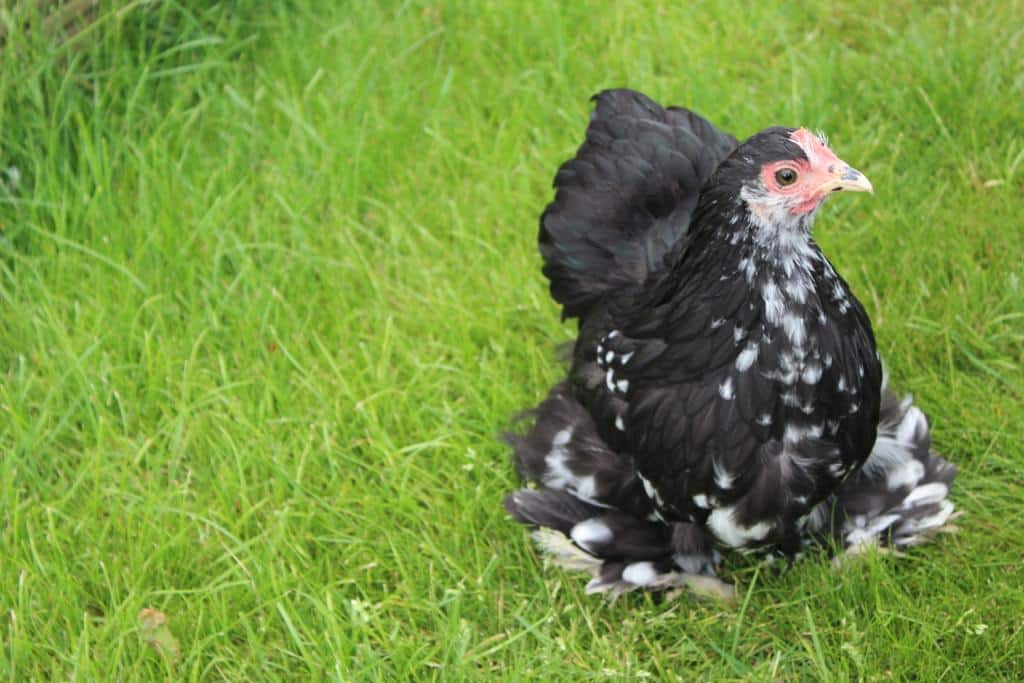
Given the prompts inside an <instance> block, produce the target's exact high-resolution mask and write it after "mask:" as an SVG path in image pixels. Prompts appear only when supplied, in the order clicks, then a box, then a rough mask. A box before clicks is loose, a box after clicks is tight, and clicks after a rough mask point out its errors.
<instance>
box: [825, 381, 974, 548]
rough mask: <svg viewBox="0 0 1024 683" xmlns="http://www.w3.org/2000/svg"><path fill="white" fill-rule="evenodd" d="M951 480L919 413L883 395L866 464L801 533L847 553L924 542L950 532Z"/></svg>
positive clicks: (952, 474) (952, 469) (951, 473)
mask: <svg viewBox="0 0 1024 683" xmlns="http://www.w3.org/2000/svg"><path fill="white" fill-rule="evenodd" d="M955 477H956V467H955V466H954V465H952V464H951V463H949V462H947V461H946V460H945V459H944V458H942V457H941V456H939V455H938V454H936V453H934V452H933V451H932V450H931V434H930V433H929V430H928V419H927V418H926V417H925V415H924V413H923V412H921V410H920V409H919V408H917V407H916V406H914V405H913V402H912V401H911V399H910V398H909V397H908V398H905V399H904V400H902V401H899V400H897V399H896V397H895V396H894V395H893V394H892V393H891V392H889V391H887V390H886V391H884V392H883V396H882V405H881V414H880V419H879V425H878V438H877V440H876V442H875V447H874V449H873V450H872V451H871V455H870V456H869V457H868V460H867V462H865V464H864V466H863V467H862V468H861V470H860V471H858V472H856V473H854V474H853V475H851V476H850V477H849V478H848V479H847V480H846V481H845V482H844V483H843V485H842V486H841V487H840V489H839V490H838V491H837V492H836V493H835V494H834V495H833V496H831V497H830V498H829V499H827V500H826V501H824V502H823V503H822V504H821V505H819V506H818V507H817V508H815V509H814V510H813V511H812V513H811V514H810V515H809V517H808V519H807V525H806V528H805V531H806V533H807V534H808V535H809V536H810V537H813V538H814V539H815V540H817V541H821V540H825V539H828V538H832V539H835V540H836V541H837V542H838V543H840V544H841V545H842V546H844V547H845V548H846V552H847V553H850V554H854V553H857V552H859V551H861V550H863V549H865V548H866V547H870V546H875V545H882V546H890V547H895V548H902V547H906V546H911V545H917V544H919V543H923V542H925V541H927V540H928V539H930V538H931V537H932V536H934V535H935V533H937V532H939V531H943V530H948V529H949V527H946V526H945V525H946V524H947V522H949V520H951V519H952V518H953V517H954V514H953V510H954V507H953V503H952V501H950V500H949V499H948V496H949V489H950V486H951V485H952V483H953V479H954V478H955Z"/></svg>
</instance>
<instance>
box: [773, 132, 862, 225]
mask: <svg viewBox="0 0 1024 683" xmlns="http://www.w3.org/2000/svg"><path fill="white" fill-rule="evenodd" d="M790 139H791V140H792V141H793V142H795V143H796V144H798V145H800V147H801V148H803V150H804V154H806V155H807V160H803V159H799V160H798V159H792V160H785V161H774V162H772V163H770V164H765V166H764V167H763V168H762V169H761V180H762V182H764V186H765V187H766V188H768V191H769V192H771V193H772V194H777V195H781V196H783V197H795V198H796V199H797V200H798V201H799V203H798V204H797V205H796V206H795V207H793V209H792V213H794V214H796V215H801V214H805V213H809V212H811V211H813V210H814V209H816V208H818V205H819V204H821V202H822V200H824V199H825V197H826V196H827V195H828V194H829V190H827V189H823V188H824V187H825V186H826V185H827V184H828V183H829V181H831V180H833V179H834V178H835V175H834V173H835V171H836V169H838V168H844V167H845V166H846V164H845V163H844V162H843V161H841V160H840V159H839V157H837V156H836V155H835V154H834V153H833V152H832V150H830V149H829V148H828V147H827V146H826V145H825V143H824V142H822V141H821V139H820V138H819V137H818V136H817V135H815V134H814V133H812V132H811V131H809V130H807V129H806V128H800V129H799V130H796V131H794V132H793V134H792V135H791V136H790ZM784 168H790V169H792V170H794V171H796V173H797V179H796V182H794V183H793V184H792V185H785V186H783V185H780V184H779V182H778V180H776V179H775V174H776V173H778V172H779V171H781V170H782V169H784Z"/></svg>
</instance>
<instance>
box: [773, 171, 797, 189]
mask: <svg viewBox="0 0 1024 683" xmlns="http://www.w3.org/2000/svg"><path fill="white" fill-rule="evenodd" d="M796 178H797V176H796V171H794V170H793V169H791V168H780V169H779V170H778V171H776V172H775V182H777V183H778V184H779V185H781V186H782V187H785V186H787V185H792V184H793V183H795V182H796Z"/></svg>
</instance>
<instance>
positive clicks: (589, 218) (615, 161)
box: [539, 90, 737, 318]
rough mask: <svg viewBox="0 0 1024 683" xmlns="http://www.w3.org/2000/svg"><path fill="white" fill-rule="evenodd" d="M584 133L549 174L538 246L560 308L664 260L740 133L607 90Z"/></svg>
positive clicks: (567, 313) (574, 313) (582, 305)
mask: <svg viewBox="0 0 1024 683" xmlns="http://www.w3.org/2000/svg"><path fill="white" fill-rule="evenodd" d="M594 100H595V101H596V106H595V109H594V113H593V115H592V116H591V120H590V125H589V127H588V128H587V133H586V139H585V140H584V142H583V144H582V145H581V146H580V148H579V150H578V151H577V152H576V156H575V157H574V158H572V159H570V160H569V161H567V162H565V163H564V164H563V165H562V167H561V168H559V170H558V173H557V175H556V176H555V182H554V185H555V189H556V194H555V199H554V201H553V202H552V203H551V204H550V205H548V207H547V209H546V210H545V211H544V213H543V215H542V216H541V219H540V236H539V243H540V252H541V255H542V256H543V257H544V274H545V275H546V276H547V277H548V279H549V280H550V281H551V295H552V296H553V297H554V299H555V300H556V301H558V302H559V303H561V304H562V306H563V316H564V317H567V318H568V317H581V318H582V317H585V316H586V314H587V313H588V312H589V311H590V310H591V309H592V307H593V306H594V305H595V303H597V302H598V301H600V300H601V299H602V298H603V297H604V296H605V294H607V293H608V292H610V291H613V290H616V289H618V288H622V287H627V286H630V285H636V284H638V283H640V282H642V281H643V280H644V278H645V277H646V276H647V274H648V273H650V272H652V271H654V270H657V269H659V268H660V267H661V265H662V261H663V259H664V257H665V255H666V254H667V253H668V251H669V250H670V249H671V248H672V246H673V245H674V244H676V243H677V242H678V241H679V240H680V239H681V238H682V237H683V236H684V235H685V234H686V230H687V227H688V226H689V223H690V216H691V214H692V212H693V210H694V208H695V207H696V204H697V196H698V190H699V189H700V187H701V185H702V184H703V183H704V181H705V180H707V178H708V177H709V176H710V175H711V174H712V172H713V171H714V170H715V168H716V167H717V166H718V164H719V162H721V160H722V159H724V158H725V157H726V156H727V155H728V154H729V153H731V152H732V150H733V149H735V148H736V145H737V141H736V139H735V138H733V137H732V136H731V135H727V134H725V133H723V132H721V131H720V130H718V129H717V128H715V127H714V126H713V125H712V124H711V123H709V122H708V121H706V120H705V119H703V118H701V117H700V116H698V115H697V114H695V113H693V112H691V111H689V110H687V109H682V108H675V107H671V108H668V109H665V108H663V107H661V106H660V105H659V104H657V103H655V102H653V101H652V100H650V99H648V98H647V97H646V96H644V95H642V94H640V93H638V92H634V91H632V90H606V91H604V92H602V93H599V94H598V95H596V96H595V97H594Z"/></svg>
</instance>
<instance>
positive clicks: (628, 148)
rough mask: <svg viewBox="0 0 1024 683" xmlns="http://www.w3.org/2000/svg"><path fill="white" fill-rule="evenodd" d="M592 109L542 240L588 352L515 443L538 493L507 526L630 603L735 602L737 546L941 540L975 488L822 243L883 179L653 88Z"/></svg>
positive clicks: (602, 97) (557, 295)
mask: <svg viewBox="0 0 1024 683" xmlns="http://www.w3.org/2000/svg"><path fill="white" fill-rule="evenodd" d="M594 99H595V100H596V108H595V111H594V113H593V115H592V117H591V121H590V125H589V127H588V129H587V134H586V139H585V141H584V142H583V144H582V146H581V147H580V148H579V150H578V152H577V154H576V156H575V158H573V159H571V160H569V161H568V162H566V163H565V164H563V165H562V167H561V168H560V169H559V171H558V173H557V175H556V177H555V183H554V184H555V188H556V195H555V199H554V201H553V202H552V203H551V204H550V205H549V206H548V207H547V209H546V210H545V211H544V213H543V215H542V216H541V220H540V236H539V242H540V252H541V255H542V257H543V259H544V274H545V275H546V276H547V277H548V279H549V280H550V286H551V294H552V296H553V298H554V299H555V300H556V301H557V302H558V303H560V304H561V305H562V311H563V316H564V317H567V318H576V319H577V321H578V325H579V327H578V330H579V332H578V337H577V339H576V342H575V346H574V351H573V356H572V364H571V368H570V371H569V376H568V378H567V379H566V380H565V381H563V382H561V383H560V384H558V385H557V386H555V387H554V388H553V389H552V390H551V392H550V394H549V396H548V397H547V399H546V400H544V401H543V402H542V403H541V404H540V405H539V406H538V407H537V409H536V410H535V411H534V420H535V421H534V424H533V426H532V429H530V431H529V432H528V433H526V434H525V435H510V436H509V437H508V440H509V441H510V443H511V444H512V446H513V449H514V461H515V465H516V468H517V471H518V472H519V474H520V475H521V476H522V477H523V478H524V479H526V480H528V481H529V482H533V483H534V484H535V485H536V487H535V488H524V489H521V490H518V491H515V492H513V493H511V494H510V495H509V496H508V497H507V498H506V499H505V506H506V509H507V510H508V511H509V512H510V514H511V515H512V516H513V517H514V518H515V519H517V520H519V521H521V522H524V523H527V524H530V525H534V526H535V527H538V530H539V533H538V534H537V538H538V540H539V541H540V542H541V546H542V549H544V550H545V551H547V552H548V553H550V554H552V555H553V556H554V557H555V558H556V559H560V560H562V561H563V562H564V563H566V564H568V565H571V566H574V567H578V568H584V569H587V570H589V571H590V572H591V573H592V574H593V576H594V578H593V580H592V581H591V582H590V583H589V584H588V591H590V592H611V593H613V594H618V593H621V592H624V591H628V590H632V589H636V588H644V589H663V588H672V587H680V586H690V587H692V588H698V587H701V586H703V587H705V588H707V587H708V586H712V587H714V586H718V592H722V591H724V592H726V593H727V592H728V589H729V587H728V586H727V585H725V584H721V585H719V584H716V583H715V581H716V579H715V570H716V566H717V565H718V564H719V560H720V558H721V554H720V553H721V551H723V550H730V549H734V550H738V551H740V552H744V553H757V554H762V555H770V556H781V557H785V558H787V559H789V560H793V559H794V558H796V557H797V556H798V555H799V554H801V552H802V551H803V550H805V549H806V548H808V547H819V546H820V547H825V548H830V547H831V548H835V547H838V548H845V549H846V550H847V551H848V552H849V551H851V550H860V549H862V548H864V547H865V546H866V545H871V544H880V545H887V546H895V547H902V546H907V545H912V544H915V543H919V542H921V541H922V540H925V539H927V538H929V537H930V536H931V535H932V534H933V533H934V532H935V531H937V530H939V529H940V528H942V527H943V525H944V524H946V523H947V522H948V520H949V519H950V517H951V516H952V514H953V504H952V502H950V501H949V500H948V494H949V488H950V485H951V484H952V481H953V478H954V476H955V474H956V469H955V467H953V466H952V465H951V464H949V463H948V462H947V461H946V460H944V459H943V458H941V457H940V456H938V455H936V454H935V453H933V452H932V451H931V448H930V435H929V425H928V421H927V419H926V417H925V415H924V414H923V413H922V411H921V410H920V409H919V408H917V407H916V406H914V405H913V403H912V401H911V400H910V399H905V400H902V401H900V400H897V399H896V398H895V397H894V396H893V394H892V393H891V392H889V390H888V389H887V388H886V386H885V382H884V378H883V370H882V364H881V360H880V358H879V356H878V352H877V350H876V347H875V338H874V334H873V332H872V328H871V323H870V320H869V319H868V316H867V313H866V312H865V311H864V308H863V307H862V306H861V304H860V302H859V301H858V300H857V298H856V297H855V296H854V295H853V293H852V292H851V291H850V288H849V286H848V285H847V283H846V282H845V281H844V280H843V278H842V277H841V276H840V275H839V274H838V273H837V272H836V270H835V269H834V268H833V266H832V264H831V263H830V262H829V260H828V259H827V258H826V257H825V255H824V254H822V252H821V250H820V249H819V247H818V245H817V244H816V243H815V241H814V239H813V237H812V236H811V227H812V224H813V223H814V219H815V216H816V215H817V213H818V210H819V209H820V208H821V206H822V204H823V203H824V201H825V199H826V198H827V197H828V196H830V195H831V194H832V193H833V192H838V191H848V192H850V191H852V192H863V191H866V192H871V191H872V187H871V183H870V182H868V180H867V178H865V177H864V175H863V174H861V173H860V172H859V171H857V170H856V169H854V168H852V167H851V166H849V165H848V164H846V163H845V162H844V161H842V160H841V159H839V158H838V157H837V156H836V155H835V154H834V153H833V152H832V150H831V149H830V148H829V146H828V144H827V141H826V140H825V139H824V137H823V136H821V135H818V134H814V133H812V132H810V131H808V130H806V129H803V128H800V129H792V128H781V127H775V128H768V129H766V130H764V131H761V132H760V133H757V134H756V135H754V136H752V137H751V138H749V139H748V140H746V141H745V142H743V143H742V144H740V143H739V142H738V141H737V140H736V139H735V138H733V137H732V136H730V135H728V134H726V133H723V132H722V131H720V130H719V129H717V128H716V127H715V126H714V125H712V124H711V123H709V122H708V121H706V120H704V119H703V118H701V117H700V116H698V115H697V114H695V113H693V112H691V111H689V110H686V109H682V108H676V107H669V108H667V109H665V108H662V107H661V106H659V105H658V104H656V103H655V102H653V101H651V100H650V99H648V98H647V97H645V96H644V95H642V94H640V93H637V92H633V91H629V90H609V91H605V92H603V93H601V94H599V95H597V96H596V97H595V98H594ZM713 592H714V591H713Z"/></svg>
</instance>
